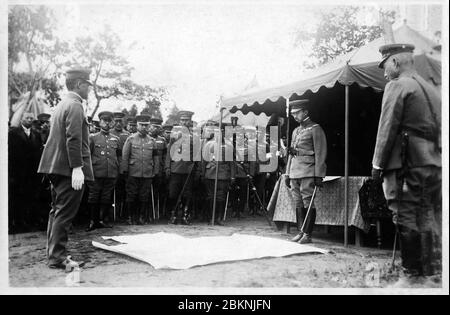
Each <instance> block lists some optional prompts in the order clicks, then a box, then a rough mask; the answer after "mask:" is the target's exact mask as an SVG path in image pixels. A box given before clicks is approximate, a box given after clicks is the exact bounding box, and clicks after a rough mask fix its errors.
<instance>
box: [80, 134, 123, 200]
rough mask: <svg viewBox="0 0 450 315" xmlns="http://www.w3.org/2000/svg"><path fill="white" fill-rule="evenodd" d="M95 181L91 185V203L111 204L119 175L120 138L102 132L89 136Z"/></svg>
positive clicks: (89, 198)
mask: <svg viewBox="0 0 450 315" xmlns="http://www.w3.org/2000/svg"><path fill="white" fill-rule="evenodd" d="M89 146H90V149H91V156H92V168H93V169H94V177H95V180H94V182H93V183H91V184H89V197H88V202H89V203H102V204H110V203H111V200H112V194H113V191H114V185H115V183H116V179H117V177H118V175H119V157H120V156H121V151H120V149H119V138H118V137H116V136H114V135H112V134H111V133H107V134H106V133H104V132H102V131H100V132H98V133H95V134H91V135H90V136H89Z"/></svg>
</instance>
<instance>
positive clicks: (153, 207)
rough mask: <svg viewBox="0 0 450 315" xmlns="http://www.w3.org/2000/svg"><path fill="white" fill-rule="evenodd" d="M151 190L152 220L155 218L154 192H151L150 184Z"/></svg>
mask: <svg viewBox="0 0 450 315" xmlns="http://www.w3.org/2000/svg"><path fill="white" fill-rule="evenodd" d="M150 188H151V191H152V214H153V221H154V220H155V219H156V218H155V194H154V193H153V184H152V185H151V186H150Z"/></svg>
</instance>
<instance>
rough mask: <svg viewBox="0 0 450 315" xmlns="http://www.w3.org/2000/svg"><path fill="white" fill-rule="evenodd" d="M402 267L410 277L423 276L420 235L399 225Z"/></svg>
mask: <svg viewBox="0 0 450 315" xmlns="http://www.w3.org/2000/svg"><path fill="white" fill-rule="evenodd" d="M398 228H399V232H400V233H399V235H400V253H401V256H402V266H403V268H405V272H406V273H407V274H408V275H409V276H422V275H423V270H422V264H421V244H420V233H419V232H418V231H414V230H412V229H410V228H408V227H406V226H401V225H399V227H398Z"/></svg>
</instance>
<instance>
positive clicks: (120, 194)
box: [111, 112, 130, 219]
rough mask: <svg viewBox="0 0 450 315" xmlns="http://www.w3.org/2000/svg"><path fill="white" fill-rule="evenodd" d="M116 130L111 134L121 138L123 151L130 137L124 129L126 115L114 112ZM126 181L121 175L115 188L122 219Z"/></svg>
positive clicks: (120, 146)
mask: <svg viewBox="0 0 450 315" xmlns="http://www.w3.org/2000/svg"><path fill="white" fill-rule="evenodd" d="M113 117H114V129H113V130H111V134H112V135H114V136H116V137H118V138H119V149H120V150H123V146H124V144H125V141H126V140H127V138H128V137H129V136H130V133H129V132H128V131H126V130H124V128H123V118H124V117H125V114H124V113H122V112H114V113H113ZM121 159H122V157H119V164H120V163H121ZM125 181H126V179H125V178H124V177H123V175H119V177H118V178H117V181H116V187H115V196H116V204H117V205H118V208H119V213H120V216H121V219H124V218H125V217H126V216H125V209H124V208H125Z"/></svg>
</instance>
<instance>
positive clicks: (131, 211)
mask: <svg viewBox="0 0 450 315" xmlns="http://www.w3.org/2000/svg"><path fill="white" fill-rule="evenodd" d="M127 210H128V211H127V213H128V218H127V223H128V224H129V225H134V224H136V220H135V219H136V204H135V203H134V202H127Z"/></svg>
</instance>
